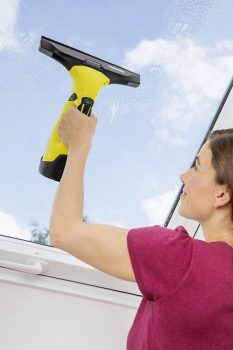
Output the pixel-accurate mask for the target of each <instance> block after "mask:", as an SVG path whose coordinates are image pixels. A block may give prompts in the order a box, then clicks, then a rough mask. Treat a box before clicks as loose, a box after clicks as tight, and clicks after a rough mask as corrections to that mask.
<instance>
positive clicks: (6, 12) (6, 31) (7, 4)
mask: <svg viewBox="0 0 233 350" xmlns="http://www.w3.org/2000/svg"><path fill="white" fill-rule="evenodd" d="M18 10H19V0H0V50H2V49H5V48H10V47H15V46H16V44H17V36H16V31H15V27H16V23H17V16H18Z"/></svg>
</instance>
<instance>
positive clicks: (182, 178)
mask: <svg viewBox="0 0 233 350" xmlns="http://www.w3.org/2000/svg"><path fill="white" fill-rule="evenodd" d="M186 173H187V171H185V172H184V173H182V174H180V180H181V182H183V183H184V181H185V174H186Z"/></svg>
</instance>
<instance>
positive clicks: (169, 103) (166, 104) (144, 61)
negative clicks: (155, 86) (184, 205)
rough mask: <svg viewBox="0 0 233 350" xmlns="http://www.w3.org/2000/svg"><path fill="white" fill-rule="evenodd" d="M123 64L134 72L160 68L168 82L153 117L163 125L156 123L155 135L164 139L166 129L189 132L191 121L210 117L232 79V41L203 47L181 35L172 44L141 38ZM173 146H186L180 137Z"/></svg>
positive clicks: (165, 41)
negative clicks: (159, 107)
mask: <svg viewBox="0 0 233 350" xmlns="http://www.w3.org/2000/svg"><path fill="white" fill-rule="evenodd" d="M124 65H125V66H126V67H128V68H129V69H131V70H134V71H140V70H141V69H143V68H149V69H150V71H152V70H153V71H155V72H156V71H158V69H159V70H160V71H161V72H162V74H163V77H164V80H165V79H167V80H166V83H165V87H161V90H160V91H158V94H159V93H161V100H162V104H161V105H162V107H161V109H160V110H159V112H158V113H157V115H156V118H157V119H159V120H160V121H161V123H163V125H164V126H165V127H164V126H162V127H161V129H160V128H158V124H156V128H157V135H158V136H159V137H161V138H162V139H164V138H166V135H169V134H170V131H169V130H172V133H173V135H174V133H175V131H176V130H177V131H179V130H182V131H187V130H188V131H189V130H190V126H191V123H192V122H193V120H194V119H196V120H198V119H201V118H203V119H204V118H206V115H208V117H209V115H210V111H211V104H212V103H213V101H214V100H216V99H218V100H220V98H221V97H222V96H223V93H224V92H225V89H226V87H227V85H228V83H229V81H230V79H231V77H232V73H233V41H230V40H223V41H220V42H217V43H216V44H215V45H214V46H212V47H204V46H201V45H199V44H197V43H195V42H194V41H193V40H192V39H190V38H187V37H182V36H179V37H177V39H176V40H175V41H172V40H165V39H157V40H146V39H144V40H143V41H141V42H140V43H139V44H138V45H137V46H136V47H135V48H134V49H132V50H130V51H128V52H127V53H126V56H125V60H124ZM154 77H155V79H156V75H154ZM215 105H216V102H215ZM164 129H167V131H166V132H164ZM161 130H163V133H162V134H161V135H159V134H160V131H161ZM167 141H169V139H168V138H167ZM173 142H174V141H173ZM174 143H177V144H180V145H184V144H185V143H184V142H183V141H182V140H181V139H180V138H178V139H177V141H176V142H174Z"/></svg>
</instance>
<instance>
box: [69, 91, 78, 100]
mask: <svg viewBox="0 0 233 350" xmlns="http://www.w3.org/2000/svg"><path fill="white" fill-rule="evenodd" d="M77 98H78V96H77V94H76V93H75V92H74V93H73V94H72V95H70V98H69V100H68V101H76V100H77Z"/></svg>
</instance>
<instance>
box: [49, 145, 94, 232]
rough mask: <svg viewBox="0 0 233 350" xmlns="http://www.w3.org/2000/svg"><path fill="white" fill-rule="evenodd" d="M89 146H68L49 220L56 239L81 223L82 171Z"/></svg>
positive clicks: (82, 202) (82, 198) (82, 199)
mask: <svg viewBox="0 0 233 350" xmlns="http://www.w3.org/2000/svg"><path fill="white" fill-rule="evenodd" d="M90 149H91V144H89V143H88V142H87V144H84V145H82V146H80V145H76V144H74V145H70V147H69V153H68V156H67V160H66V166H65V169H64V172H63V175H62V178H61V181H60V184H59V186H58V189H57V192H56V195H55V199H54V203H53V209H52V214H51V218H50V229H49V231H50V234H51V233H52V234H53V237H52V238H53V239H56V238H57V236H58V235H59V234H63V232H64V230H66V229H68V228H69V227H70V226H71V225H72V224H73V223H77V222H79V221H80V222H82V221H83V206H84V171H85V165H86V160H87V156H88V153H89V151H90Z"/></svg>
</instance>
